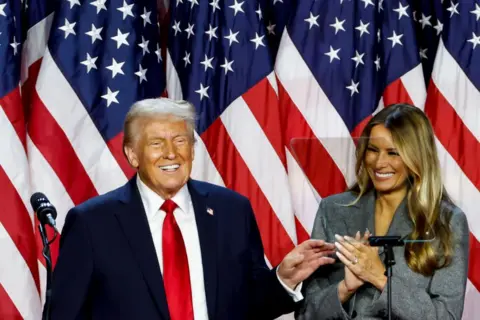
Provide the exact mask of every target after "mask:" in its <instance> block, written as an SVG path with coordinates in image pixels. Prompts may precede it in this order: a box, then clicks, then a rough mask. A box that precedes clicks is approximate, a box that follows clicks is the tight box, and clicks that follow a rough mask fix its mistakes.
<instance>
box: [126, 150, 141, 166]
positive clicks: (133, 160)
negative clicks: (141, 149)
mask: <svg viewBox="0 0 480 320" xmlns="http://www.w3.org/2000/svg"><path fill="white" fill-rule="evenodd" d="M123 152H125V155H126V156H127V160H128V163H129V164H130V166H132V167H133V168H135V169H137V168H138V165H139V161H138V157H137V154H136V153H135V151H134V150H133V148H132V147H130V146H124V147H123Z"/></svg>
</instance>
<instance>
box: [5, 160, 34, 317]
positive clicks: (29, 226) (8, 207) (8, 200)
mask: <svg viewBox="0 0 480 320" xmlns="http://www.w3.org/2000/svg"><path fill="white" fill-rule="evenodd" d="M25 188H27V186H25ZM0 194H1V195H2V209H1V210H0V223H2V224H3V226H4V227H5V229H6V230H7V232H8V234H9V235H10V238H11V239H12V241H13V242H14V243H15V245H16V247H17V249H18V251H19V252H20V254H21V255H22V257H23V259H24V260H25V263H26V264H27V265H28V268H29V269H30V272H31V274H32V277H33V279H34V281H35V285H36V286H37V290H38V292H40V280H39V273H38V264H37V253H36V244H35V236H34V233H33V223H32V220H31V218H30V215H29V213H28V210H27V208H25V205H24V204H23V201H22V199H21V198H20V196H19V195H18V193H17V190H16V189H15V186H14V185H13V184H12V183H11V181H10V179H9V178H8V176H7V174H6V173H5V171H4V169H3V168H2V166H0ZM4 259H8V258H7V257H4ZM0 310H1V308H0Z"/></svg>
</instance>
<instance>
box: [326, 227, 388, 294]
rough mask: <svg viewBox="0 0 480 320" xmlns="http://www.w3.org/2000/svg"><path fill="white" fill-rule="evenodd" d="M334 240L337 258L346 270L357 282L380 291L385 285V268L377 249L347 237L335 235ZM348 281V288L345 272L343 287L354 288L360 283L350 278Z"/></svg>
mask: <svg viewBox="0 0 480 320" xmlns="http://www.w3.org/2000/svg"><path fill="white" fill-rule="evenodd" d="M357 234H358V233H357ZM335 238H336V239H337V241H336V242H335V246H336V247H337V249H338V251H337V256H338V258H339V259H340V261H342V262H343V263H344V264H345V267H346V269H348V270H349V271H350V272H351V273H352V274H353V275H354V276H355V277H356V278H358V279H359V280H362V281H364V282H369V283H371V284H373V285H374V286H375V287H376V288H377V289H378V290H380V291H382V290H383V288H384V287H385V284H386V283H387V277H386V276H385V266H384V265H383V263H382V261H381V260H380V257H379V255H378V247H370V246H369V245H366V244H364V243H362V242H361V241H359V240H358V237H356V238H357V239H354V238H352V237H349V236H343V237H342V236H338V235H336V236H335ZM364 238H365V235H364ZM366 239H368V237H367V238H366ZM366 239H365V240H366ZM349 280H350V282H349V286H347V271H346V270H345V286H346V287H347V288H355V287H356V286H358V284H359V283H360V282H359V281H357V280H355V279H354V278H352V277H350V276H349ZM356 289H358V287H357V288H356ZM356 289H355V290H356Z"/></svg>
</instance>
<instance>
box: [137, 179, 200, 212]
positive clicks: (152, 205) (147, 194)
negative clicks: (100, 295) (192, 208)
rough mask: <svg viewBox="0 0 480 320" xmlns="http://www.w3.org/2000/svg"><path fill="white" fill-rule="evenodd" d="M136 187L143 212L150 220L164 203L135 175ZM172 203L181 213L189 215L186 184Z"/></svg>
mask: <svg viewBox="0 0 480 320" xmlns="http://www.w3.org/2000/svg"><path fill="white" fill-rule="evenodd" d="M137 187H138V191H139V192H140V197H141V198H142V202H143V205H144V207H145V212H146V214H147V219H148V220H150V219H151V218H152V217H153V215H154V214H155V213H157V211H158V210H160V207H161V206H162V204H163V203H164V202H165V199H163V198H162V197H161V196H159V195H158V194H157V193H156V192H155V191H153V190H152V189H150V188H149V187H148V186H147V185H146V184H145V183H144V182H143V181H142V179H140V175H138V174H137ZM172 201H173V202H175V203H176V204H177V206H178V208H180V209H181V211H182V212H184V213H186V214H188V213H190V212H189V210H188V208H189V204H190V202H191V198H190V193H189V192H188V187H187V184H185V185H184V186H183V187H182V188H181V189H180V190H179V191H178V192H177V193H176V194H175V195H174V196H173V197H172Z"/></svg>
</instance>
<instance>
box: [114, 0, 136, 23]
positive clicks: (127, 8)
mask: <svg viewBox="0 0 480 320" xmlns="http://www.w3.org/2000/svg"><path fill="white" fill-rule="evenodd" d="M132 9H133V3H132V4H127V2H126V1H125V0H123V7H120V8H117V10H118V11H120V12H122V13H123V20H125V19H126V18H127V17H128V16H130V17H134V16H133V12H132Z"/></svg>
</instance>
